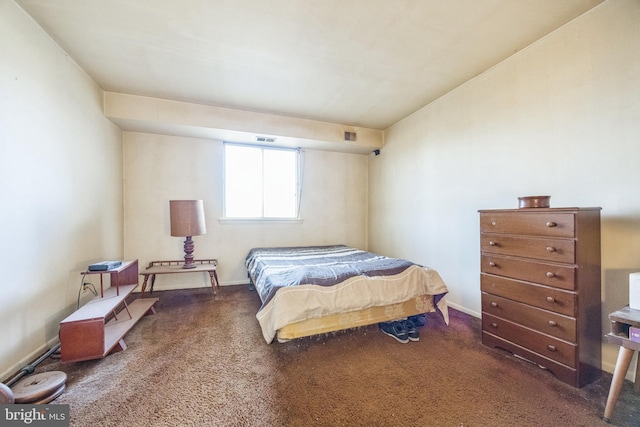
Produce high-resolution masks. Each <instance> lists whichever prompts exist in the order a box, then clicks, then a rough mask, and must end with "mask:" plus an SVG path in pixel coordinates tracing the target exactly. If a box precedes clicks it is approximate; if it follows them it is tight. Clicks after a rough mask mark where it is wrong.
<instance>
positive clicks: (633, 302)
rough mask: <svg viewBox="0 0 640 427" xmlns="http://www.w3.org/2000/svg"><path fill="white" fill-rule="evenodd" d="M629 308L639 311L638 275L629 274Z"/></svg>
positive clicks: (639, 285) (639, 284)
mask: <svg viewBox="0 0 640 427" xmlns="http://www.w3.org/2000/svg"><path fill="white" fill-rule="evenodd" d="M629 308H632V309H634V310H640V273H631V274H629Z"/></svg>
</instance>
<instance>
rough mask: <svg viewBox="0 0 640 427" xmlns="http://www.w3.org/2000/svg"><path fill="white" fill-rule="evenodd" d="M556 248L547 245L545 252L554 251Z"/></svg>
mask: <svg viewBox="0 0 640 427" xmlns="http://www.w3.org/2000/svg"><path fill="white" fill-rule="evenodd" d="M555 251H556V248H554V247H553V246H547V252H555Z"/></svg>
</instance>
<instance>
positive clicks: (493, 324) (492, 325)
mask: <svg viewBox="0 0 640 427" xmlns="http://www.w3.org/2000/svg"><path fill="white" fill-rule="evenodd" d="M490 326H491V327H492V328H497V327H498V324H497V323H496V322H491V324H490Z"/></svg>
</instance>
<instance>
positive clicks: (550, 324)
mask: <svg viewBox="0 0 640 427" xmlns="http://www.w3.org/2000/svg"><path fill="white" fill-rule="evenodd" d="M547 323H548V324H549V326H551V327H552V328H553V327H555V326H558V324H557V323H556V322H554V321H553V320H549V321H548V322H547Z"/></svg>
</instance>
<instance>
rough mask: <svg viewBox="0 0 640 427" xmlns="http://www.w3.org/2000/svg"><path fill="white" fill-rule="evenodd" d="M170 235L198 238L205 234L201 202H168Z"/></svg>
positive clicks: (205, 228)
mask: <svg viewBox="0 0 640 427" xmlns="http://www.w3.org/2000/svg"><path fill="white" fill-rule="evenodd" d="M169 216H170V217H171V235H172V236H175V237H187V236H198V235H200V234H206V233H207V227H206V225H205V222H204V204H203V203H202V200H169Z"/></svg>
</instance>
